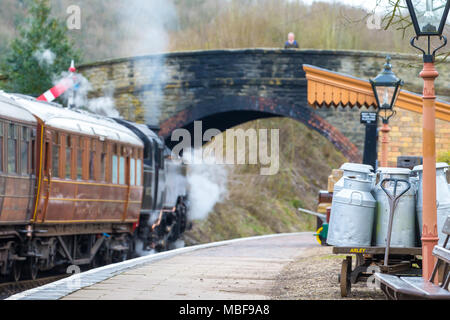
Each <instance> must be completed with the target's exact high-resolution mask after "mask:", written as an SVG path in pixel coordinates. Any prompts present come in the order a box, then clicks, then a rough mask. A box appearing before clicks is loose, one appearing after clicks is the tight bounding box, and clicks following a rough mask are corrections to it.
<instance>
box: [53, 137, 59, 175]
mask: <svg viewBox="0 0 450 320" xmlns="http://www.w3.org/2000/svg"><path fill="white" fill-rule="evenodd" d="M52 169H53V170H52V176H53V177H55V178H59V134H58V133H57V132H55V134H54V135H53V147H52Z"/></svg>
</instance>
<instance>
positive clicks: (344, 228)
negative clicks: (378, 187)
mask: <svg viewBox="0 0 450 320" xmlns="http://www.w3.org/2000/svg"><path fill="white" fill-rule="evenodd" d="M371 188H372V182H371V181H370V180H362V179H358V178H352V177H344V187H343V189H342V190H341V191H339V193H337V194H335V196H334V197H333V203H332V206H331V217H330V223H329V229H328V238H327V243H328V244H331V245H334V246H338V247H350V246H370V244H371V239H372V230H373V222H374V217H375V204H376V202H375V199H374V197H373V196H372V194H371V193H370V192H371Z"/></svg>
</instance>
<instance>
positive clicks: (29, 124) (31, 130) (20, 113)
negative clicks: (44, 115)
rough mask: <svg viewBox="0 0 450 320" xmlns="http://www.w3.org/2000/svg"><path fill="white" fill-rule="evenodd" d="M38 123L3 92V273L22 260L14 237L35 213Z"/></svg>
mask: <svg viewBox="0 0 450 320" xmlns="http://www.w3.org/2000/svg"><path fill="white" fill-rule="evenodd" d="M36 126H37V121H36V119H35V117H34V116H33V115H32V114H30V113H29V112H28V111H26V110H24V109H23V108H21V107H20V106H19V105H17V104H15V103H14V101H12V100H11V99H9V98H7V97H4V96H2V95H0V274H7V273H8V271H9V270H10V269H14V268H15V267H17V265H18V264H20V263H21V262H20V261H21V260H20V259H19V256H18V255H19V251H20V247H19V246H18V243H17V241H15V240H16V239H18V238H21V237H22V235H21V234H20V233H19V231H18V229H19V230H20V229H24V228H25V226H26V225H27V224H29V222H30V219H31V218H32V215H33V208H34V203H33V200H34V189H35V181H36V176H35V174H34V162H33V161H32V159H33V158H34V147H35V136H36Z"/></svg>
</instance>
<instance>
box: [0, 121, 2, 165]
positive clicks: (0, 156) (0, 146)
mask: <svg viewBox="0 0 450 320" xmlns="http://www.w3.org/2000/svg"><path fill="white" fill-rule="evenodd" d="M2 171H3V123H2V122H0V172H2Z"/></svg>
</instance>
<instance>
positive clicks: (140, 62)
mask: <svg viewBox="0 0 450 320" xmlns="http://www.w3.org/2000/svg"><path fill="white" fill-rule="evenodd" d="M118 10H119V11H118V13H119V21H118V24H119V26H120V29H121V30H123V31H124V33H125V34H126V37H125V40H123V41H120V45H118V46H117V47H118V48H120V49H119V50H120V55H121V56H140V55H147V54H152V53H163V52H166V51H167V50H168V45H169V36H168V32H167V28H168V26H169V25H172V24H175V23H176V21H177V14H176V8H175V6H174V4H173V2H172V0H151V1H142V0H129V1H123V2H122V3H121V5H119V6H118ZM167 73H168V72H167V70H166V66H165V59H164V56H163V55H154V56H153V57H151V58H145V59H137V60H136V61H135V78H136V85H137V86H144V85H145V86H148V87H149V88H150V89H149V90H146V92H145V93H143V94H142V95H141V96H140V99H141V101H142V103H143V107H144V109H145V120H146V123H147V124H150V125H158V124H159V121H160V116H161V107H162V103H163V100H164V97H163V90H164V87H165V84H166V82H167Z"/></svg>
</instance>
